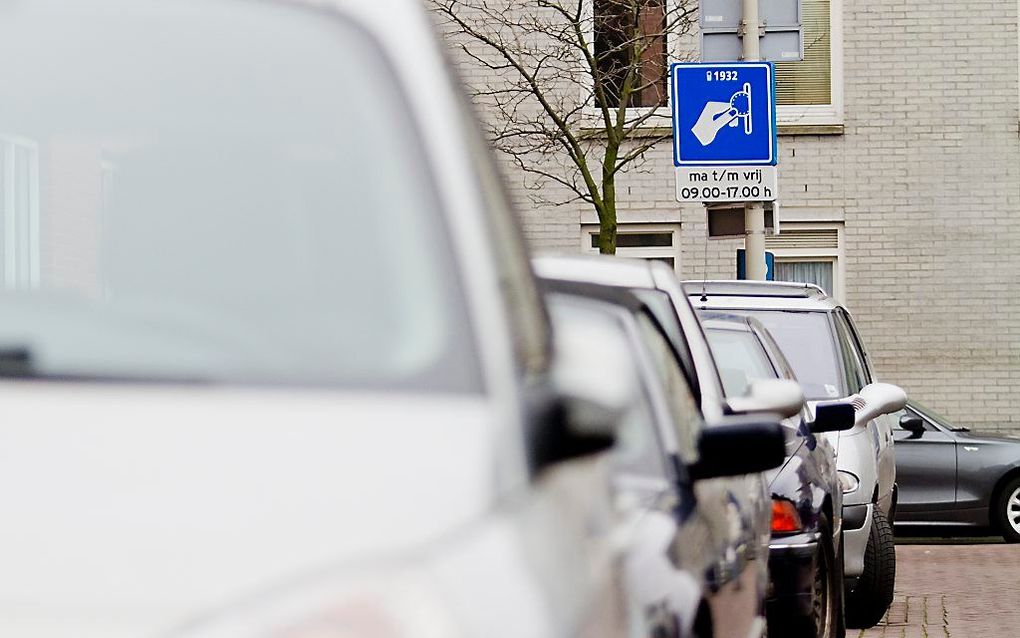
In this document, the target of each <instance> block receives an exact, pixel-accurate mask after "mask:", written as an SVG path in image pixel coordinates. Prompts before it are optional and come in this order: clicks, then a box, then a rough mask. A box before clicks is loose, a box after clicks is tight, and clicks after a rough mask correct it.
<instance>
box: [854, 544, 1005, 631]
mask: <svg viewBox="0 0 1020 638" xmlns="http://www.w3.org/2000/svg"><path fill="white" fill-rule="evenodd" d="M896 560H897V575H896V598H895V600H894V601H893V605H892V607H891V608H890V609H889V613H887V614H886V617H885V619H884V620H883V621H882V622H881V623H880V624H879V625H878V626H877V627H873V628H872V629H869V630H867V631H860V632H858V631H851V632H848V633H847V635H848V636H851V637H853V638H1020V604H1018V603H1020V577H1018V576H1017V568H1018V567H1020V545H1003V544H996V545H991V544H982V545H900V546H898V547H897V548H896Z"/></svg>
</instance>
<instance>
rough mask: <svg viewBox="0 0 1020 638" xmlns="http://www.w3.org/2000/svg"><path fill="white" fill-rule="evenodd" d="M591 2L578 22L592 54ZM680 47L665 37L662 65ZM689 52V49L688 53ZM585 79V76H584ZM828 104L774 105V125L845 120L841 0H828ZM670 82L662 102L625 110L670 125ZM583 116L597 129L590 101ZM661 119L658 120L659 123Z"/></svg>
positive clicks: (675, 57)
mask: <svg viewBox="0 0 1020 638" xmlns="http://www.w3.org/2000/svg"><path fill="white" fill-rule="evenodd" d="M665 2H666V7H667V9H666V10H667V12H668V11H669V9H670V7H677V6H679V5H680V0H665ZM594 15H595V2H594V0H584V5H583V7H582V17H581V21H582V24H584V25H585V29H584V37H585V38H586V39H587V41H588V44H589V47H590V49H589V51H590V52H591V53H592V54H593V55H594V52H595V51H594V49H595V21H594ZM683 51H684V49H683V48H682V47H681V46H680V43H679V38H678V37H677V36H674V37H672V38H670V37H668V36H667V38H666V68H667V73H668V69H669V65H670V64H672V63H673V62H676V61H680V60H684V59H686V58H687V57H689V56H684V55H682V53H683ZM694 52H695V53H696V54H697V58H698V59H700V58H701V52H700V44H699V45H698V49H696V50H695V51H694ZM689 53H690V52H689ZM586 79H587V78H586ZM829 84H830V86H829V104H813V105H795V104H786V105H781V106H780V105H777V108H776V124H777V126H778V127H780V128H781V127H783V126H808V127H811V126H833V125H837V126H842V125H843V124H844V122H845V111H844V106H843V98H844V89H843V0H829ZM671 85H672V83H671V82H669V81H668V77H667V82H666V104H665V105H663V106H657V107H628V108H627V111H628V112H630V111H633V112H634V119H636V118H638V117H643V116H645V115H648V114H650V115H651V117H649V119H648V121H647V122H645V124H644V125H643V126H642V128H648V129H651V128H657V127H665V126H671V120H672V109H671V105H672V102H673V96H672V86H671ZM592 90H593V86H592V83H591V82H588V81H586V82H585V83H584V86H583V87H582V91H583V92H584V93H583V95H582V98H586V97H587V96H588V95H591V93H592ZM584 111H585V115H586V116H587V117H588V118H590V119H591V125H592V127H593V128H600V122H601V120H600V115H599V113H600V111H599V108H598V106H597V105H596V104H595V103H594V101H593V102H592V103H591V104H590V105H588V106H586V107H585V108H584ZM660 118H661V123H660Z"/></svg>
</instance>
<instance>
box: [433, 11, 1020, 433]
mask: <svg viewBox="0 0 1020 638" xmlns="http://www.w3.org/2000/svg"><path fill="white" fill-rule="evenodd" d="M805 2H808V0H805ZM813 4H814V5H815V6H816V8H817V7H818V6H820V5H821V4H824V5H825V6H824V7H821V10H822V11H824V12H825V13H824V14H820V15H825V20H826V21H827V22H828V24H827V26H828V28H829V33H828V36H829V40H828V41H827V42H826V45H827V46H828V47H829V48H830V52H829V54H828V55H829V56H830V57H829V64H830V65H831V66H830V70H831V87H832V90H831V94H830V95H829V98H830V104H828V105H826V106H827V107H828V108H823V107H817V106H816V107H811V108H806V109H804V108H797V107H796V106H781V107H780V118H779V123H780V137H779V152H780V162H779V171H780V173H779V174H780V209H779V219H780V223H781V233H780V235H779V236H776V237H771V238H769V240H768V245H769V247H770V250H773V251H774V252H775V253H776V255H777V259H778V261H779V262H780V263H781V264H783V267H784V268H786V271H785V272H787V273H795V272H797V269H798V268H806V269H812V268H816V269H824V270H825V274H824V276H826V277H830V278H831V282H832V283H831V286H832V288H833V292H834V294H836V296H838V297H840V298H842V299H843V300H845V301H846V303H847V304H848V306H849V307H850V309H851V311H852V312H853V313H854V315H855V317H856V319H857V323H858V326H859V328H860V330H861V332H862V333H863V336H864V338H865V340H866V342H867V344H868V348H869V350H870V354H871V357H872V359H873V360H874V363H875V365H876V369H877V370H878V373H879V375H880V377H881V379H882V380H885V381H889V382H894V383H898V384H900V385H902V386H904V387H905V388H906V389H907V390H908V391H909V392H910V394H911V396H912V397H914V398H916V399H918V400H920V401H922V402H924V403H926V404H928V405H930V406H932V407H934V408H935V409H937V410H939V411H941V412H943V413H944V414H946V416H948V417H950V418H951V419H953V420H954V421H956V422H958V423H960V424H967V425H972V426H976V427H978V428H980V429H983V430H988V431H993V430H997V431H1001V432H1014V433H1020V393H1017V392H1016V389H1017V386H1018V385H1020V277H1018V275H1017V273H1018V272H1020V226H1018V224H1017V222H1016V219H1017V218H1018V217H1020V127H1018V123H1020V110H1018V104H1020V85H1018V84H1020V83H1018V78H1020V65H1018V52H1020V39H1018V27H1017V17H1018V5H1020V3H1017V2H1014V1H1013V0H1008V1H1006V2H988V1H984V2H982V1H976V2H964V3H950V2H942V1H936V2H930V1H922V0H906V1H904V2H897V3H889V2H883V1H881V0H862V1H859V2H846V1H844V0H823V1H822V2H819V0H813ZM449 37H450V39H451V41H453V42H455V43H457V40H458V37H457V36H456V35H455V34H451V35H450V36H449ZM692 41H693V39H691V38H689V37H688V38H686V42H676V43H671V44H670V50H671V52H672V53H673V55H683V53H678V51H679V49H680V48H681V47H683V46H688V47H689V46H690V42H692ZM452 50H453V51H454V55H455V56H456V55H458V54H460V57H459V58H457V59H458V62H459V66H460V70H461V73H462V75H463V76H464V79H465V80H466V82H467V83H468V84H469V86H473V87H475V88H478V87H480V86H481V87H484V86H485V85H486V82H488V81H489V79H490V72H489V71H488V70H486V69H485V68H483V67H481V66H480V65H479V64H478V63H477V61H475V60H472V59H469V58H468V57H467V56H464V55H463V54H462V53H460V49H459V48H458V47H453V48H452ZM778 74H779V77H780V80H781V81H782V79H783V70H782V68H780V71H779V73H778ZM480 111H481V113H482V115H483V117H486V116H488V117H491V116H492V111H491V109H487V108H486V106H485V104H484V103H482V104H481V105H480ZM506 173H507V178H508V183H509V184H510V187H511V189H512V190H513V192H514V194H515V196H516V197H517V199H518V203H519V208H520V210H521V216H522V221H523V224H524V229H525V233H526V235H527V237H528V239H529V240H530V242H531V245H532V247H533V249H534V250H535V251H536V252H554V253H575V252H579V251H582V250H593V249H592V248H591V241H590V233H591V232H592V231H594V232H596V233H597V220H596V218H595V214H594V211H593V210H592V209H591V208H590V207H589V206H587V205H585V204H583V203H574V204H568V205H561V206H553V205H540V204H536V203H535V202H534V201H532V198H531V197H529V191H528V189H527V188H526V187H525V186H524V185H525V183H526V182H527V180H526V179H525V177H524V176H523V174H521V173H520V172H519V171H518V170H517V169H516V168H515V167H514V166H513V165H511V164H509V163H507V164H506ZM546 188H552V187H551V186H547V187H546ZM619 192H620V194H621V195H620V216H619V217H620V222H621V225H620V230H621V232H622V233H631V232H639V233H646V234H649V235H648V236H651V235H656V234H658V235H661V236H662V237H665V236H666V235H667V234H668V236H669V238H670V239H668V240H666V239H664V240H662V241H651V242H636V243H642V244H662V245H658V246H652V247H648V246H647V245H646V247H644V248H640V249H628V248H622V249H621V250H620V253H621V254H627V253H628V252H630V253H631V254H639V255H643V256H646V257H660V258H670V259H672V260H673V263H674V265H675V267H676V269H677V271H678V272H679V274H680V276H681V277H683V278H700V277H708V278H732V277H733V276H734V274H735V260H736V257H735V255H736V250H737V248H739V247H741V246H742V241H741V240H708V239H707V237H706V215H705V210H704V208H703V207H702V206H700V205H693V206H688V205H684V206H681V205H679V204H677V202H676V201H675V198H674V174H673V166H672V161H671V149H670V145H669V143H668V142H666V143H663V144H660V145H658V146H656V147H655V148H654V149H652V151H651V152H649V153H648V155H647V161H646V162H645V163H644V164H643V165H642V166H640V167H639V169H638V170H633V171H630V172H629V173H627V174H626V175H624V177H623V179H622V181H621V184H620V188H619ZM667 243H669V244H671V245H666V244H667ZM810 264H813V266H811V265H810Z"/></svg>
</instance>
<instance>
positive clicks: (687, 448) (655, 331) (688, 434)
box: [637, 312, 701, 464]
mask: <svg viewBox="0 0 1020 638" xmlns="http://www.w3.org/2000/svg"><path fill="white" fill-rule="evenodd" d="M637 318H638V326H639V327H640V332H641V336H642V339H643V341H644V343H645V345H646V347H647V348H648V352H649V354H651V356H652V360H653V362H654V365H655V369H656V371H657V372H658V375H659V381H660V382H661V383H662V386H663V389H664V390H665V394H666V399H667V402H668V405H669V411H670V415H671V416H672V419H673V427H674V431H675V433H676V438H677V446H678V450H677V453H678V454H679V456H680V459H681V460H682V461H683V462H684V463H685V464H691V463H695V462H696V461H697V460H698V451H697V450H698V439H699V438H700V432H701V413H700V411H699V410H698V404H697V401H695V399H694V395H693V393H692V392H691V388H690V386H689V385H688V384H687V380H686V378H685V377H684V374H683V371H682V370H681V369H680V365H679V363H677V357H676V353H675V352H674V350H673V348H672V347H671V346H670V343H669V341H668V340H667V339H666V336H665V335H664V334H662V332H660V329H659V326H658V325H657V324H656V323H655V322H654V321H653V320H652V319H651V318H650V317H649V316H647V315H646V314H645V313H643V312H641V313H638V314H637Z"/></svg>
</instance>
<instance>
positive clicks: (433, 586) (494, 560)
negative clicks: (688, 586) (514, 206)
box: [0, 0, 632, 638]
mask: <svg viewBox="0 0 1020 638" xmlns="http://www.w3.org/2000/svg"><path fill="white" fill-rule="evenodd" d="M2 13H3V19H2V20H0V78H3V81H2V82H0V120H2V121H3V131H4V135H5V136H11V138H8V137H5V138H4V139H5V144H6V140H7V139H15V138H16V139H17V140H18V145H19V146H18V148H19V149H20V150H18V151H17V152H13V151H12V152H11V153H10V154H9V155H8V156H7V157H8V158H10V160H11V161H16V162H17V165H18V167H19V168H15V166H14V165H12V164H8V163H7V162H8V160H7V159H5V164H4V166H5V172H6V173H7V174H9V175H11V176H14V177H13V178H11V179H13V180H14V182H9V181H5V182H4V184H5V189H6V187H7V185H8V184H11V183H16V193H15V192H14V191H12V192H10V193H8V192H7V191H5V197H7V201H13V199H14V198H17V200H18V201H19V202H22V203H23V204H24V208H22V209H19V210H25V211H34V212H33V213H32V214H31V215H28V214H26V215H25V216H24V217H20V216H19V217H17V222H16V225H17V228H13V225H14V221H15V217H13V216H12V217H9V218H8V220H9V224H8V230H10V231H12V232H13V231H17V233H18V234H17V237H18V238H19V239H17V240H16V238H15V236H13V235H8V234H7V231H6V230H5V234H4V240H5V246H7V248H5V253H4V257H5V259H4V263H5V264H6V265H5V266H4V271H3V273H4V278H3V282H4V284H3V288H2V290H0V401H2V404H3V406H4V418H3V421H2V422H0V455H2V456H3V460H2V462H0V483H2V484H3V485H4V486H6V487H5V489H4V490H3V491H2V493H0V509H2V510H3V512H4V522H3V524H2V525H0V562H2V564H3V571H2V574H0V606H2V608H3V612H2V613H0V635H3V636H35V637H50V636H82V637H100V636H102V637H119V636H155V635H168V636H169V635H173V636H190V637H193V638H194V637H198V636H203V637H208V636H220V637H226V636H230V637H237V636H311V635H315V636H325V635H340V636H354V635H357V636H404V637H428V636H437V635H438V636H485V637H487V638H497V637H506V638H511V637H512V638H521V637H525V636H527V637H532V636H537V637H544V638H563V637H564V636H584V637H585V638H587V637H589V636H605V637H607V638H608V637H613V638H615V637H618V636H623V635H627V632H628V630H629V628H630V626H631V624H632V623H631V619H630V618H628V617H627V615H626V609H627V597H626V592H625V591H623V589H622V588H621V586H620V583H621V582H623V580H624V577H623V572H622V567H619V566H618V564H619V562H620V561H619V556H620V554H619V551H618V550H617V549H616V548H617V543H618V542H619V541H620V540H621V538H622V539H623V540H624V541H625V540H626V531H627V530H626V528H623V527H621V526H620V525H619V522H618V520H617V517H616V516H615V514H614V510H613V502H612V498H611V491H610V487H611V485H610V468H609V463H608V461H609V459H608V457H607V455H606V454H604V453H601V454H600V451H603V452H605V451H607V450H608V449H609V446H610V445H611V443H612V438H613V434H614V430H615V424H616V420H615V416H618V409H619V408H622V407H623V406H625V405H627V404H628V403H627V402H626V401H623V399H624V394H621V392H620V390H621V388H622V384H618V383H617V384H609V385H607V384H604V383H603V384H599V383H598V379H599V378H600V375H599V374H598V370H599V369H600V368H599V366H602V365H609V366H610V367H612V363H613V360H614V359H613V357H611V356H609V354H610V353H609V351H607V350H599V351H598V352H595V351H592V350H591V349H590V348H588V347H587V344H585V345H584V347H582V348H571V347H570V345H571V343H572V342H571V341H570V340H569V339H568V340H562V341H557V351H556V352H555V353H554V352H553V350H552V347H551V339H550V331H549V327H548V325H547V314H546V311H545V308H544V305H543V302H542V300H541V298H540V296H539V295H538V292H537V289H536V287H535V283H534V280H533V278H532V274H531V271H530V268H529V265H528V262H527V259H526V257H525V253H524V251H523V248H522V244H521V241H520V237H519V236H518V234H517V232H516V228H515V227H514V223H513V216H512V214H511V213H510V211H509V209H508V205H507V201H508V200H507V198H506V197H505V194H504V192H503V191H502V189H501V187H500V184H499V180H498V179H497V172H496V171H495V170H494V169H493V167H492V161H491V158H490V157H489V155H488V152H487V149H486V145H485V143H484V141H483V139H482V138H481V136H480V135H478V134H477V133H476V132H475V130H474V126H473V124H472V118H471V115H470V113H469V112H468V110H467V109H466V106H465V101H464V99H463V98H462V96H461V95H460V94H459V93H458V92H457V91H456V90H455V88H454V85H453V84H452V83H451V81H450V78H449V77H448V76H447V74H446V71H445V66H444V59H443V55H442V52H441V49H440V46H439V44H438V43H437V42H436V41H435V39H434V37H433V34H432V32H431V27H430V22H429V19H428V16H427V15H426V14H425V10H424V8H423V7H422V6H421V3H420V2H417V1H416V0H399V1H398V0H375V1H373V2H347V1H345V0H338V1H336V2H330V3H314V4H312V3H307V2H298V1H295V2H284V1H277V0H265V1H260V2H250V1H241V0H201V1H200V2H176V1H172V0H88V1H84V0H83V1H80V2H72V3H67V2H61V1H57V0H25V1H22V2H15V3H5V4H4V5H3V10H2ZM410 61H413V63H411V62H410ZM5 148H11V147H10V146H6V147H5ZM32 149H36V150H37V151H38V153H39V156H40V157H42V158H43V161H39V162H32V161H31V158H32V157H33V155H32ZM12 188H13V187H12ZM22 240H23V241H22ZM6 251H11V252H6ZM12 269H13V270H12ZM575 364H576V365H575ZM593 371H594V373H595V374H594V376H593V375H592V372H593ZM603 372H605V370H603ZM606 376H607V375H605V374H603V375H601V377H606ZM618 399H619V400H620V401H619V402H617V400H618Z"/></svg>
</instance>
